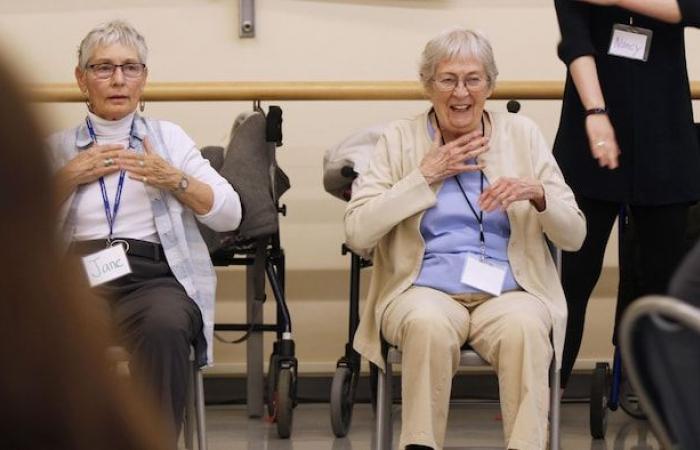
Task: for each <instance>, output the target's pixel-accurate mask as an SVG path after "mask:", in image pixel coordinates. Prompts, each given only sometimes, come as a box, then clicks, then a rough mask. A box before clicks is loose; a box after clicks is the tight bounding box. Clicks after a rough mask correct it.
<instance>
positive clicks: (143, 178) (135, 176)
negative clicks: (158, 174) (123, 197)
mask: <svg viewBox="0 0 700 450" xmlns="http://www.w3.org/2000/svg"><path fill="white" fill-rule="evenodd" d="M129 178H130V179H132V180H135V181H140V182H141V183H143V184H150V183H149V179H148V176H146V175H143V174H136V173H129Z"/></svg>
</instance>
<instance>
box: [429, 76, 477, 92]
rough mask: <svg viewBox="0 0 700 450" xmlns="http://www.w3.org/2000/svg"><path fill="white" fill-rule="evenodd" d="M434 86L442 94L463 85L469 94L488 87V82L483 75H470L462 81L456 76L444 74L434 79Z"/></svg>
mask: <svg viewBox="0 0 700 450" xmlns="http://www.w3.org/2000/svg"><path fill="white" fill-rule="evenodd" d="M433 84H434V85H435V88H436V89H437V90H438V91H442V92H450V91H454V90H455V89H457V87H458V86H459V85H460V84H463V85H464V87H465V88H466V89H467V90H468V91H469V92H478V91H481V90H482V89H484V88H485V87H486V85H487V84H488V80H487V78H486V77H485V76H481V75H469V76H467V77H465V78H464V79H460V78H459V77H458V76H456V75H452V74H443V75H438V76H436V77H435V78H433Z"/></svg>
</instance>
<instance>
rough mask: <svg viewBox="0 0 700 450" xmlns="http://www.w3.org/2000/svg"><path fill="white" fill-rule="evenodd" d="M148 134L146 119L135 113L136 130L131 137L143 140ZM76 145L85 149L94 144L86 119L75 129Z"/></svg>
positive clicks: (80, 148)
mask: <svg viewBox="0 0 700 450" xmlns="http://www.w3.org/2000/svg"><path fill="white" fill-rule="evenodd" d="M147 134H148V129H147V127H146V119H144V118H143V117H141V116H140V115H139V114H138V113H136V114H134V131H133V132H132V133H131V137H132V138H134V139H136V140H138V141H139V142H143V139H144V138H145V137H146V135H147ZM75 145H76V147H78V150H85V149H86V148H88V147H90V145H92V138H91V137H90V131H88V127H87V123H86V122H85V120H83V121H82V123H81V124H80V125H79V126H78V129H77V130H76V131H75Z"/></svg>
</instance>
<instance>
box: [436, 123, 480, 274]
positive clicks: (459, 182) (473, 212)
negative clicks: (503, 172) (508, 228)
mask: <svg viewBox="0 0 700 450" xmlns="http://www.w3.org/2000/svg"><path fill="white" fill-rule="evenodd" d="M435 123H436V125H437V127H438V129H440V122H439V121H438V117H437V113H435ZM485 134H486V124H485V123H484V115H483V114H482V115H481V135H482V136H483V135H485ZM440 136H441V140H442V145H445V137H444V135H443V134H442V131H440ZM479 174H480V185H481V188H480V191H481V193H482V194H483V193H484V171H483V170H480V171H479ZM454 179H455V181H456V182H457V186H459V190H460V191H462V195H463V196H464V199H465V200H466V201H467V205H469V209H470V210H471V212H472V214H474V217H475V218H476V221H477V223H478V224H479V243H480V248H481V260H482V261H483V260H484V259H485V258H486V236H485V234H484V211H482V210H479V214H477V213H476V208H474V205H472V202H471V201H470V200H469V197H467V191H466V190H465V189H464V186H462V182H461V181H460V179H459V174H458V175H455V176H454Z"/></svg>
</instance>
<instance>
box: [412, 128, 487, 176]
mask: <svg viewBox="0 0 700 450" xmlns="http://www.w3.org/2000/svg"><path fill="white" fill-rule="evenodd" d="M488 149H489V138H488V137H484V136H482V134H481V130H477V131H473V132H471V133H468V134H465V135H463V136H460V137H459V138H457V139H455V140H453V141H450V142H448V143H447V144H444V145H442V136H441V134H440V130H435V138H434V139H433V145H432V146H431V148H430V150H429V151H428V153H426V154H425V156H424V157H423V161H421V163H420V167H419V169H420V171H421V173H422V174H423V176H424V177H425V179H426V181H427V182H428V184H433V183H437V182H438V181H442V180H444V179H446V178H449V177H452V176H455V175H457V174H460V173H463V172H476V171H478V170H481V169H482V168H483V166H482V165H481V164H468V163H467V160H469V159H473V158H476V157H477V156H479V155H480V154H482V153H484V152H485V151H487V150H488Z"/></svg>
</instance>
